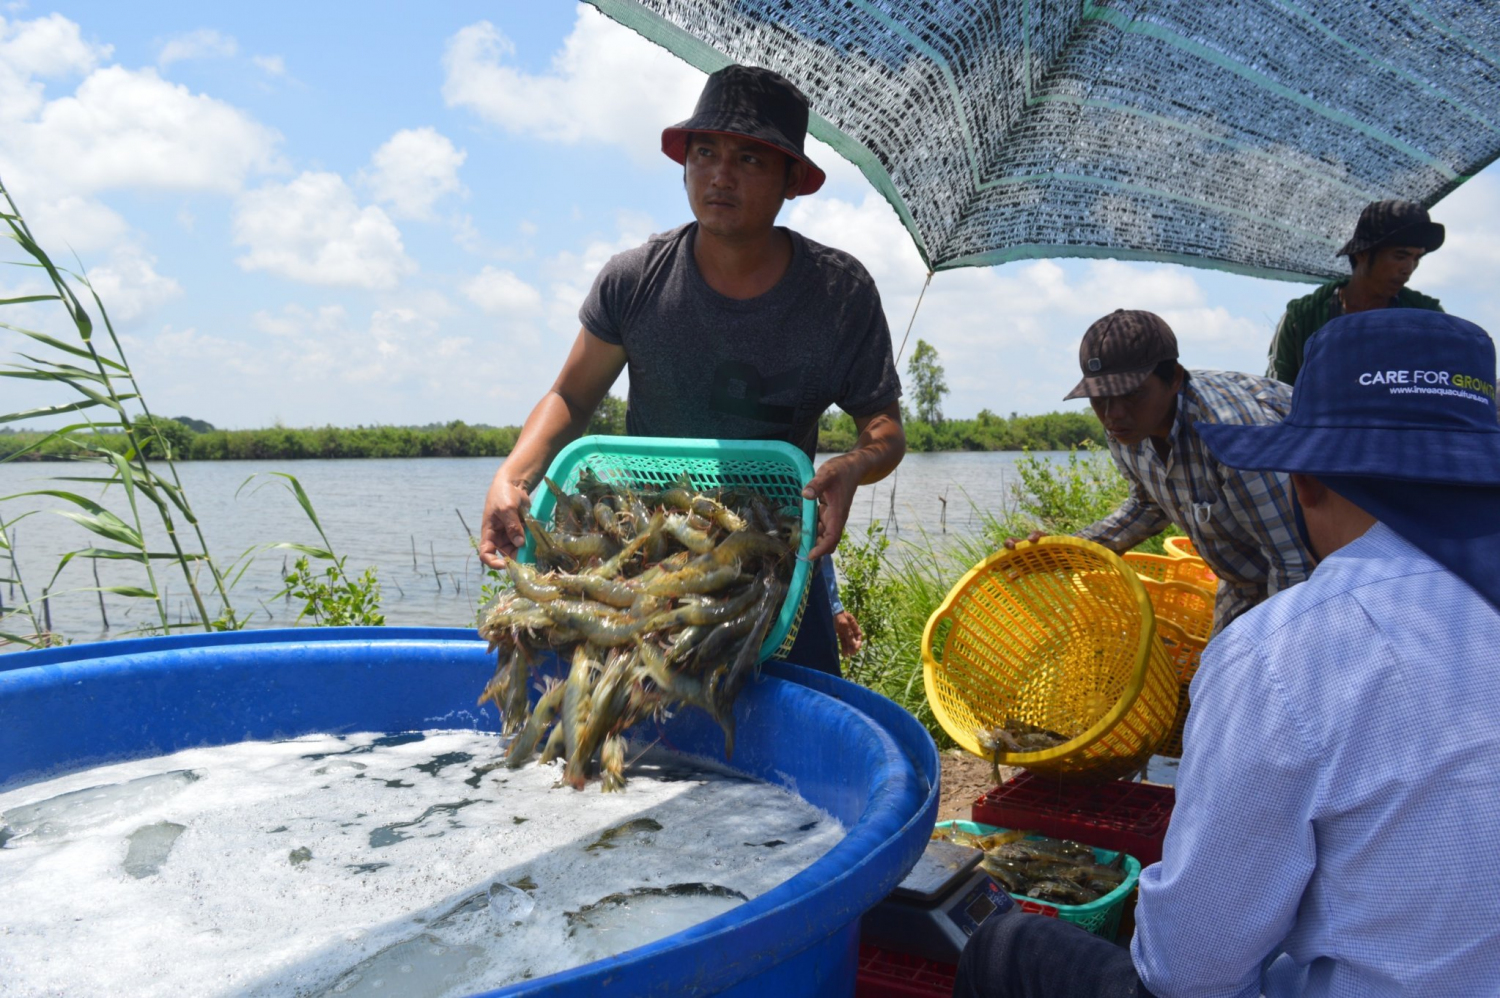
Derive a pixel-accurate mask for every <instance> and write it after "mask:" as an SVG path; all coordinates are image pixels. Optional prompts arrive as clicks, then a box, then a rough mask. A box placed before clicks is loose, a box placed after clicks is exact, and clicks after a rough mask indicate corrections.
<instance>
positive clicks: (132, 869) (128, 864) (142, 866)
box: [125, 821, 187, 880]
mask: <svg viewBox="0 0 1500 998" xmlns="http://www.w3.org/2000/svg"><path fill="white" fill-rule="evenodd" d="M186 828H187V826H186V825H179V824H177V823H176V822H175V821H157V822H153V823H152V824H149V825H142V826H141V827H140V828H137V829H136V830H135V831H133V832H131V833H130V848H129V849H128V850H126V852H125V872H126V873H128V874H130V875H131V876H132V877H135V878H136V879H137V880H139V879H140V878H142V877H149V876H151V875H152V874H153V873H156V872H157V871H158V870H160V869H161V865H162V864H163V863H165V862H166V861H167V856H168V855H169V854H170V853H171V852H172V846H174V845H176V843H177V836H179V835H181V834H182V833H183V831H185V830H186Z"/></svg>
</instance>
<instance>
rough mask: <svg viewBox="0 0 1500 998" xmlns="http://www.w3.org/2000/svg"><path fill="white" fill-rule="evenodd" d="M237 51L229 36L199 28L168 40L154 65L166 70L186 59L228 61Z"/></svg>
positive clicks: (235, 43)
mask: <svg viewBox="0 0 1500 998" xmlns="http://www.w3.org/2000/svg"><path fill="white" fill-rule="evenodd" d="M239 50H240V46H239V43H238V42H236V41H235V40H234V39H233V38H231V37H230V36H228V35H225V34H221V33H220V32H218V31H215V30H214V29H212V28H199V29H198V30H196V31H189V32H186V33H185V34H181V35H177V36H176V37H174V38H170V39H168V40H167V42H166V44H164V45H163V46H162V47H161V52H160V54H158V55H157V57H156V64H157V65H158V66H160V67H161V68H162V69H166V68H167V67H168V66H170V65H171V64H172V63H174V62H182V61H184V60H187V59H228V58H232V57H233V56H235V55H237V54H238V53H239Z"/></svg>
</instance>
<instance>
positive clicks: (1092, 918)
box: [937, 821, 1141, 940]
mask: <svg viewBox="0 0 1500 998" xmlns="http://www.w3.org/2000/svg"><path fill="white" fill-rule="evenodd" d="M937 827H938V828H957V829H958V830H959V831H963V832H971V833H973V834H974V835H990V834H992V833H994V832H1003V831H1006V829H1004V828H1000V827H998V826H996V825H982V824H980V823H979V822H977V821H940V822H938V823H937ZM1031 837H1032V838H1041V836H1031ZM1084 844H1085V845H1087V844H1088V843H1084ZM1090 848H1093V847H1090ZM1118 855H1120V854H1119V853H1118V852H1116V851H1114V850H1113V849H1098V848H1094V861H1095V862H1096V863H1112V862H1114V859H1115V857H1116V856H1118ZM1124 868H1125V880H1124V881H1123V882H1122V883H1121V884H1120V886H1119V887H1116V888H1115V889H1114V890H1112V891H1110V892H1109V893H1108V894H1106V895H1104V896H1103V897H1102V898H1099V899H1098V900H1096V901H1090V902H1089V903H1088V904H1058V903H1057V902H1056V901H1038V900H1036V898H1029V897H1027V896H1026V895H1024V894H1012V895H1011V897H1013V898H1015V899H1016V900H1017V901H1030V902H1031V903H1033V904H1045V905H1047V906H1048V907H1049V908H1056V909H1057V917H1058V918H1060V919H1062V920H1063V921H1065V922H1072V923H1073V924H1074V925H1077V926H1078V927H1080V928H1083V929H1087V930H1088V931H1090V932H1092V933H1093V934H1094V935H1096V936H1103V937H1104V938H1105V939H1111V940H1112V939H1114V938H1115V933H1117V932H1118V931H1119V929H1120V913H1121V912H1122V911H1123V910H1124V908H1125V899H1126V898H1128V897H1130V892H1131V891H1133V890H1135V885H1136V883H1137V882H1138V881H1139V880H1140V879H1141V864H1140V861H1139V860H1137V859H1136V858H1135V857H1134V856H1132V855H1130V854H1129V853H1126V854H1125V863H1124Z"/></svg>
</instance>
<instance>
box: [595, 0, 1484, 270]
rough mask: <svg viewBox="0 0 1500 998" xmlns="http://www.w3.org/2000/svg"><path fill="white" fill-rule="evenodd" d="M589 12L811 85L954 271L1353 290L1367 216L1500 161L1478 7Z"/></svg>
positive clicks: (1136, 1)
mask: <svg viewBox="0 0 1500 998" xmlns="http://www.w3.org/2000/svg"><path fill="white" fill-rule="evenodd" d="M588 2H590V3H592V4H594V5H595V6H597V7H598V8H599V9H600V10H602V11H604V12H605V13H606V14H608V15H610V16H611V17H613V18H615V19H616V20H618V21H620V22H622V23H624V24H626V25H628V26H630V27H631V28H633V29H635V30H636V31H639V32H640V33H641V34H643V35H645V36H646V37H648V38H650V39H652V40H653V41H656V42H658V43H660V44H662V45H664V46H665V47H667V48H668V49H670V50H671V51H673V52H675V53H677V54H678V55H679V56H682V57H683V58H685V59H687V60H688V61H689V62H691V63H693V64H694V65H696V66H698V67H699V68H701V69H705V70H710V71H711V70H713V69H717V68H719V67H720V66H723V65H725V64H727V63H730V62H741V63H749V64H754V65H761V66H768V67H770V68H773V69H775V70H777V71H778V72H780V73H782V74H783V75H785V76H787V77H788V78H789V79H791V80H792V81H793V82H795V83H796V84H797V85H798V86H799V87H801V88H802V90H803V92H804V93H806V94H807V95H808V98H809V99H810V100H811V102H812V108H813V111H814V122H813V128H812V130H813V133H814V134H815V135H817V136H818V137H819V138H822V139H824V140H825V141H827V142H829V143H830V144H832V145H833V146H834V147H835V148H837V149H838V150H839V151H840V152H841V153H843V154H844V155H845V156H847V157H849V158H850V159H851V160H853V161H854V162H855V163H857V164H858V165H859V166H860V168H861V169H862V170H863V171H864V172H865V175H866V176H867V177H869V179H870V180H871V181H872V182H873V183H874V184H875V185H876V187H877V188H879V189H880V190H881V192H882V193H884V194H885V196H886V197H887V198H888V199H890V201H891V203H892V204H893V205H894V206H895V207H896V210H897V212H898V213H899V214H900V215H901V217H902V221H903V222H905V224H906V226H907V228H908V229H909V230H910V231H911V234H912V237H913V238H914V239H915V240H916V242H917V246H918V248H919V249H920V250H921V251H922V254H923V257H924V258H925V259H926V260H927V261H928V263H929V264H930V265H931V266H932V267H933V268H934V269H938V270H942V269H948V268H952V267H962V266H972V265H983V264H993V263H1001V262H1004V261H1006V260H1012V259H1021V258H1027V257H1039V256H1110V257H1124V258H1140V259H1156V260H1170V261H1174V262H1178V263H1188V264H1194V265H1197V266H1206V267H1217V268H1221V269H1226V270H1234V271H1238V272H1241V273H1251V274H1258V275H1262V276H1271V277H1288V276H1312V277H1319V278H1322V277H1329V276H1336V275H1339V274H1345V273H1347V272H1348V270H1347V266H1346V265H1344V264H1343V263H1342V262H1341V261H1339V260H1337V259H1336V258H1335V257H1334V252H1335V251H1336V250H1337V249H1338V248H1339V246H1340V245H1342V244H1343V242H1344V241H1345V240H1346V239H1347V238H1348V236H1349V234H1350V233H1351V232H1352V230H1353V226H1354V221H1355V219H1356V218H1357V217H1358V215H1359V211H1360V209H1361V208H1362V207H1363V206H1364V205H1365V204H1366V203H1368V202H1370V201H1375V200H1380V199H1384V198H1392V197H1399V198H1406V199H1409V200H1414V201H1420V202H1422V203H1424V204H1428V205H1431V204H1432V203H1434V202H1435V201H1437V200H1438V199H1439V198H1441V197H1442V196H1443V195H1445V194H1447V193H1448V192H1449V191H1451V190H1453V189H1454V188H1455V187H1456V186H1457V185H1458V184H1460V183H1462V182H1463V181H1464V180H1465V179H1467V178H1468V177H1470V176H1472V175H1474V174H1475V173H1476V172H1478V171H1479V169H1480V168H1482V167H1483V166H1484V165H1485V164H1486V163H1488V162H1490V161H1491V160H1492V159H1494V158H1495V156H1496V155H1497V154H1500V16H1497V14H1496V11H1495V8H1494V5H1493V4H1490V3H1478V2H1474V0H1424V2H1413V3H1404V4H1395V3H1389V4H1377V3H1370V2H1369V0H1323V2H1318V3H1313V2H1311V0H1304V2H1300V3H1299V2H1296V0H1282V2H1275V0H1233V2H1230V0H1225V2H1222V3H1202V2H1197V0H1177V2H1163V0H1156V2H1151V0H1104V2H1090V0H1069V2H1063V0H989V2H958V0H795V2H793V0H733V2H729V0H588ZM688 111H689V109H687V108H684V109H683V116H684V117H686V116H687V113H688ZM663 124H664V125H665V124H668V123H667V122H663Z"/></svg>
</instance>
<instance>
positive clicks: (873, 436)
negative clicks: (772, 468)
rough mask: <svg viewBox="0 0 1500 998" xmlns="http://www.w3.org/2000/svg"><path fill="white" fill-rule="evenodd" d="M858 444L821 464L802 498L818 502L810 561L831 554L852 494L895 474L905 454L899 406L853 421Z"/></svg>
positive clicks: (842, 525) (841, 530)
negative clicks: (816, 528)
mask: <svg viewBox="0 0 1500 998" xmlns="http://www.w3.org/2000/svg"><path fill="white" fill-rule="evenodd" d="M854 427H855V429H857V430H858V431H859V440H858V442H857V443H856V444H855V445H854V449H853V450H851V451H849V452H848V453H847V454H840V455H839V456H838V457H834V458H829V459H828V460H827V461H825V462H823V466H822V467H821V468H819V469H818V473H817V474H816V475H814V476H813V480H812V481H810V482H808V483H807V487H806V488H805V489H803V490H802V495H803V496H805V497H806V498H808V499H816V500H818V540H817V543H816V544H814V545H813V549H812V552H811V557H813V558H821V557H822V556H823V555H825V554H832V553H833V549H834V548H835V547H837V546H838V543H839V538H840V537H842V536H843V535H844V523H845V522H846V521H847V520H848V519H849V507H850V505H852V504H853V502H854V490H855V489H857V488H859V486H861V485H870V484H872V483H874V482H878V481H880V480H881V479H882V478H884V477H885V476H886V475H889V474H890V473H891V472H892V471H895V470H896V465H898V464H900V463H901V458H902V457H903V456H905V454H906V431H905V430H903V429H902V428H901V406H900V404H899V403H896V402H892V403H891V404H890V405H888V406H886V407H885V408H884V409H882V410H880V411H879V412H877V413H873V414H872V415H869V416H861V417H859V418H858V419H856V420H855V421H854Z"/></svg>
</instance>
